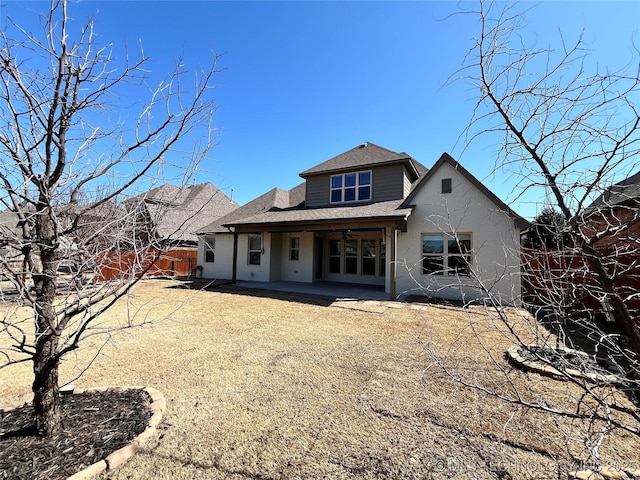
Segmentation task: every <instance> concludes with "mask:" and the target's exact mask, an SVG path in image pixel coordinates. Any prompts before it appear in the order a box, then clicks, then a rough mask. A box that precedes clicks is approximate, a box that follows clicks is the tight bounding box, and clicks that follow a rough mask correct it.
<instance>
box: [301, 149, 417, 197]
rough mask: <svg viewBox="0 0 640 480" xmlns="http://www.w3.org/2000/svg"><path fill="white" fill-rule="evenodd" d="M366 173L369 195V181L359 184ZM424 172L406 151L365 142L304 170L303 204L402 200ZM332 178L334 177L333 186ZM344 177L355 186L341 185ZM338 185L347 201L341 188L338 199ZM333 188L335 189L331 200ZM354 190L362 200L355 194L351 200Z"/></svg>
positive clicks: (365, 179) (365, 178)
mask: <svg viewBox="0 0 640 480" xmlns="http://www.w3.org/2000/svg"><path fill="white" fill-rule="evenodd" d="M367 172H370V195H367V192H368V190H367V188H366V187H367V186H368V184H366V183H365V184H364V186H363V185H359V184H358V179H360V178H362V179H363V181H364V182H366V181H367V180H368V179H369V178H368V174H367ZM426 172H427V169H426V167H424V166H423V165H422V164H420V163H419V162H417V161H416V160H414V159H413V158H411V157H410V156H409V155H407V154H406V153H397V152H393V151H391V150H387V149H386V148H382V147H379V146H377V145H374V144H372V143H368V142H367V143H363V144H361V145H359V146H357V147H356V148H353V149H351V150H349V151H348V152H345V153H342V154H340V155H338V156H337V157H333V158H331V159H330V160H327V161H326V162H323V163H321V164H319V165H316V166H315V167H313V168H310V169H308V170H305V171H304V172H302V173H301V174H300V176H301V177H302V178H304V179H305V181H306V206H307V207H308V208H316V207H327V206H342V207H343V206H346V205H362V204H369V203H377V202H385V201H388V200H401V199H404V198H406V196H407V195H408V194H409V191H410V189H411V185H412V184H413V183H414V182H415V181H416V180H417V179H418V178H419V177H421V176H422V175H423V174H424V173H426ZM360 173H362V175H359V174H360ZM351 174H355V175H351ZM340 176H342V178H340ZM332 177H336V178H335V179H334V185H333V188H332ZM347 178H348V180H349V181H351V182H352V183H354V182H355V185H352V184H351V183H350V184H349V185H348V186H347V185H344V182H345V181H346V180H347ZM341 182H342V183H341ZM340 188H343V189H349V190H350V191H349V192H348V197H349V198H348V199H347V200H345V199H344V195H345V194H347V192H344V191H343V198H342V199H340V200H337V198H340V195H339V192H338V191H337V190H338V189H340ZM332 190H334V191H336V192H335V195H334V198H333V200H332ZM354 191H355V192H358V191H359V192H361V193H362V196H363V197H364V199H360V198H358V193H355V199H353V198H354Z"/></svg>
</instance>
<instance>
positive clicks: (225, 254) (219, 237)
mask: <svg viewBox="0 0 640 480" xmlns="http://www.w3.org/2000/svg"><path fill="white" fill-rule="evenodd" d="M212 237H214V238H215V242H216V246H215V258H214V261H213V262H205V254H204V252H205V244H204V237H200V238H199V239H198V265H200V266H201V267H202V277H203V278H211V279H223V280H231V277H232V273H233V234H231V233H223V234H220V233H218V234H216V235H215V236H213V235H212Z"/></svg>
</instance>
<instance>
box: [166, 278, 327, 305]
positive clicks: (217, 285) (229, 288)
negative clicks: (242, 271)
mask: <svg viewBox="0 0 640 480" xmlns="http://www.w3.org/2000/svg"><path fill="white" fill-rule="evenodd" d="M179 280H180V281H181V283H180V285H176V286H173V287H169V288H186V289H189V290H199V291H206V292H222V293H230V294H233V295H244V296H247V297H258V298H271V299H274V300H283V301H286V302H294V303H303V304H306V305H315V306H319V307H330V306H331V305H332V304H333V303H334V302H335V301H336V300H338V299H339V297H333V296H324V295H314V294H311V293H309V294H307V293H305V294H302V293H297V292H287V291H278V290H264V289H261V288H251V287H243V286H239V285H237V284H234V283H233V282H231V281H230V280H208V279H202V278H196V279H191V278H188V279H179Z"/></svg>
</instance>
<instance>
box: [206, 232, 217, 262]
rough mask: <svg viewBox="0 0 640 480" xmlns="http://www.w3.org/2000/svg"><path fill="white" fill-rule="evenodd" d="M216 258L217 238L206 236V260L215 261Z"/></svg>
mask: <svg viewBox="0 0 640 480" xmlns="http://www.w3.org/2000/svg"><path fill="white" fill-rule="evenodd" d="M215 259H216V239H215V237H205V239H204V261H205V262H206V263H213V262H214V261H215Z"/></svg>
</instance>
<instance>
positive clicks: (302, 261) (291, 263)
mask: <svg viewBox="0 0 640 480" xmlns="http://www.w3.org/2000/svg"><path fill="white" fill-rule="evenodd" d="M292 237H294V238H299V239H300V249H299V252H298V253H299V255H298V260H291V255H290V250H291V238H292ZM280 249H281V251H282V254H281V258H280V279H281V280H285V281H288V282H305V283H311V282H313V233H290V234H289V233H287V234H283V235H282V238H281V242H280Z"/></svg>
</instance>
